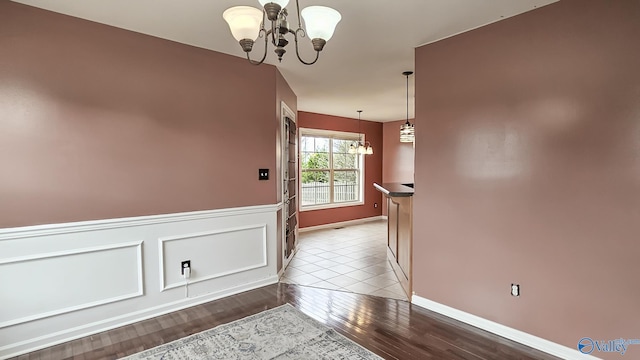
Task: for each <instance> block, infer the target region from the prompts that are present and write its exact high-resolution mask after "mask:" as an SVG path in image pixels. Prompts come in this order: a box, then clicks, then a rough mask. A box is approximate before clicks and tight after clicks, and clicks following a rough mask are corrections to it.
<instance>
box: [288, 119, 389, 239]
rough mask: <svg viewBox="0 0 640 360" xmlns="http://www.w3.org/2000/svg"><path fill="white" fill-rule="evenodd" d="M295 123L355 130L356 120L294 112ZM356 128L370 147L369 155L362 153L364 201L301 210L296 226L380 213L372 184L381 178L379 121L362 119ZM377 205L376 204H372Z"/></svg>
mask: <svg viewBox="0 0 640 360" xmlns="http://www.w3.org/2000/svg"><path fill="white" fill-rule="evenodd" d="M298 125H299V126H300V127H303V128H310V129H323V130H335V131H346V132H354V133H357V132H358V119H350V118H344V117H339V116H331V115H323V114H316V113H309V112H304V111H299V112H298ZM360 127H361V129H360V131H361V132H362V133H363V134H364V136H365V139H366V140H367V141H369V142H370V143H371V146H372V147H373V150H374V151H373V155H366V156H365V163H364V169H365V176H364V186H365V188H364V200H365V203H364V204H363V205H357V206H348V207H340V208H333V209H325V210H313V211H301V212H300V213H299V215H300V228H304V227H309V226H317V225H324V224H331V223H336V222H341V221H349V220H356V219H364V218H368V217H373V216H379V215H381V214H382V194H381V193H380V192H379V191H377V190H376V189H375V188H374V187H373V183H374V182H375V183H380V182H381V181H382V154H383V149H382V147H383V143H382V123H378V122H373V121H365V120H362V123H361V125H360ZM374 204H377V205H378V207H375V206H374Z"/></svg>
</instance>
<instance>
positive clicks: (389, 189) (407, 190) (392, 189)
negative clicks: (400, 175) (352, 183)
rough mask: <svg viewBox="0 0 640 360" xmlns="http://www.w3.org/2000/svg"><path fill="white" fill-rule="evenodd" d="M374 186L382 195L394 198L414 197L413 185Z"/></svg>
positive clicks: (386, 184)
mask: <svg viewBox="0 0 640 360" xmlns="http://www.w3.org/2000/svg"><path fill="white" fill-rule="evenodd" d="M373 186H374V187H375V188H376V189H378V191H380V192H381V193H383V194H385V195H387V196H392V197H403V196H413V184H401V183H383V184H382V185H380V184H376V183H373Z"/></svg>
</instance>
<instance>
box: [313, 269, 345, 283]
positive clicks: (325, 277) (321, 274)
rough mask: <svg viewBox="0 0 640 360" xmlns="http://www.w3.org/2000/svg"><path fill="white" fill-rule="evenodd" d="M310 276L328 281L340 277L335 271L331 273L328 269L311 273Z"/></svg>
mask: <svg viewBox="0 0 640 360" xmlns="http://www.w3.org/2000/svg"><path fill="white" fill-rule="evenodd" d="M311 275H313V276H315V277H317V278H318V279H322V280H329V279H331V278H334V277H336V276H340V275H341V274H340V273H337V272H335V271H331V270H329V269H322V270H318V271H314V272H312V273H311Z"/></svg>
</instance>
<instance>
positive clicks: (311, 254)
mask: <svg viewBox="0 0 640 360" xmlns="http://www.w3.org/2000/svg"><path fill="white" fill-rule="evenodd" d="M386 226H387V225H386V222H384V221H376V222H369V223H365V224H359V225H354V226H348V227H343V228H339V229H321V230H315V231H309V232H302V233H300V239H299V242H298V245H297V246H298V252H297V253H296V254H295V256H294V258H293V260H292V261H291V263H290V264H289V267H288V268H287V270H286V271H285V273H284V276H283V277H282V279H281V281H282V282H289V283H294V284H299V285H305V286H313V287H319V288H325V289H331V290H341V291H349V292H354V293H361V294H371V295H377V296H384V297H388V298H394V299H402V300H406V296H405V295H404V291H403V290H402V287H401V286H400V284H399V283H398V281H397V278H396V276H395V273H394V272H393V271H392V268H391V266H390V265H389V262H388V261H387V244H386V242H387V228H386Z"/></svg>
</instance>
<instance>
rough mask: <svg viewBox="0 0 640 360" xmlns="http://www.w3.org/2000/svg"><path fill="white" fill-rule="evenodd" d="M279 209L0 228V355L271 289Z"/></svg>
mask: <svg viewBox="0 0 640 360" xmlns="http://www.w3.org/2000/svg"><path fill="white" fill-rule="evenodd" d="M277 210H278V206H277V205H267V206H254V207H245V208H233V209H222V210H212V211H199V212H191V213H181V214H168V215H156V216H144V217H136V218H125V219H108V220H99V221H87V222H79V223H68V224H53V225H42V226H31V227H23V228H12V229H0V284H2V291H0V304H1V306H0V358H6V357H9V356H13V355H17V354H21V353H25V352H29V351H32V350H35V349H38V348H43V347H47V346H51V345H53V344H57V343H61V342H64V341H68V340H72V339H75V338H79V337H83V336H87V335H89V334H93V333H96V332H99V331H104V330H107V329H112V328H115V327H118V326H122V325H125V324H129V323H132V322H136V321H140V320H143V319H147V318H150V317H154V316H157V315H160V314H164V313H168V312H171V311H175V310H179V309H183V308H186V307H189V306H193V305H197V304H201V303H204V302H207V301H211V300H214V299H217V298H221V297H224V296H228V295H232V294H236V293H239V292H242V291H245V290H249V289H253V288H257V287H260V286H264V285H267V284H272V283H276V282H277V281H278V276H277V267H276V260H277V256H279V254H278V253H277V251H276V247H277V242H278V240H277V238H276V233H277V222H276V213H277ZM184 260H190V261H191V268H192V273H191V278H190V279H189V281H188V282H189V283H188V284H187V283H186V281H185V279H183V278H182V276H181V275H180V265H181V262H182V261H184Z"/></svg>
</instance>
